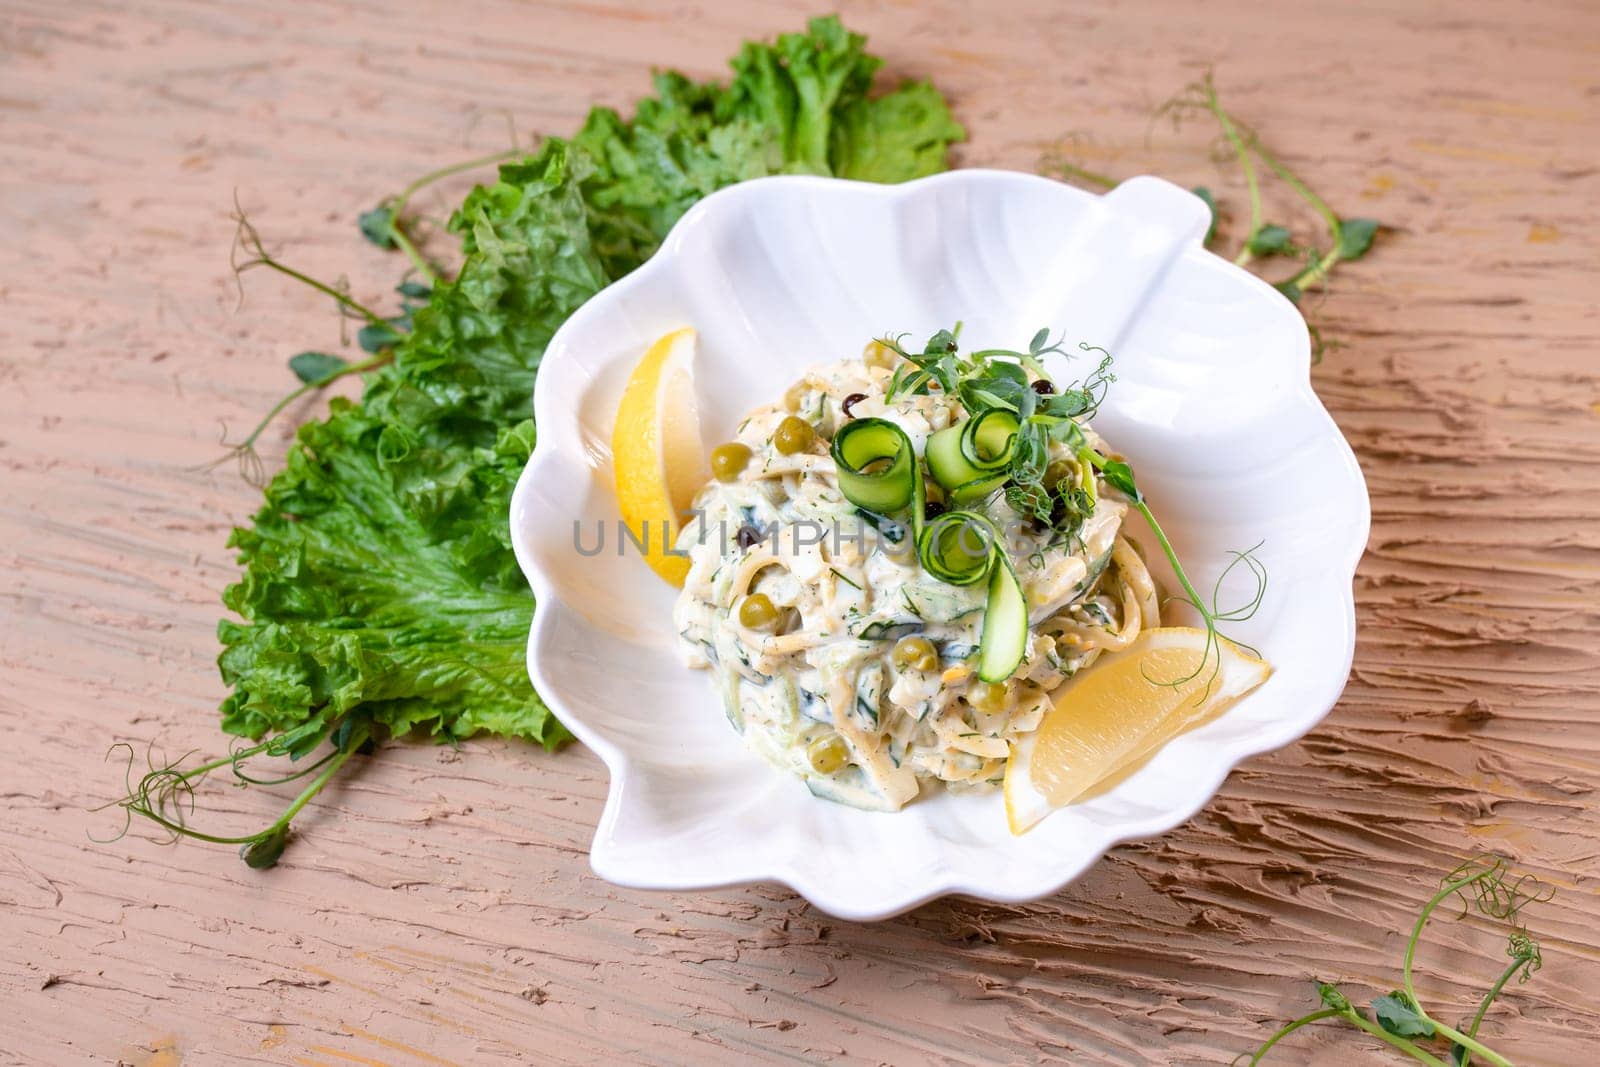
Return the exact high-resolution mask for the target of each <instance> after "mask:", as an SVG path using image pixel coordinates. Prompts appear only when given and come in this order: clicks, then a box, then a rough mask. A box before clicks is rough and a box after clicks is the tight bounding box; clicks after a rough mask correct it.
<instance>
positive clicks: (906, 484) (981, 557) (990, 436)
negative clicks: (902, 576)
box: [832, 410, 1028, 682]
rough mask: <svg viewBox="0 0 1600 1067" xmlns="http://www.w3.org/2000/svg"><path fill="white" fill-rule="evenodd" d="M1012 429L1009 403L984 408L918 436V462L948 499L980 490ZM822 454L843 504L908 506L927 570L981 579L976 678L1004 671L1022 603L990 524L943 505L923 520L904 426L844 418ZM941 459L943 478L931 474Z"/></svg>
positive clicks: (994, 480)
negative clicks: (922, 448)
mask: <svg viewBox="0 0 1600 1067" xmlns="http://www.w3.org/2000/svg"><path fill="white" fill-rule="evenodd" d="M995 416H999V417H998V418H996V417H995ZM952 431H954V434H952ZM1016 433H1017V420H1016V419H1015V417H1013V416H1011V415H1010V413H1009V412H1002V411H993V410H991V411H987V412H984V413H983V414H982V415H979V416H977V417H975V418H971V419H968V420H966V421H965V422H963V423H959V424H957V425H955V426H951V427H949V428H948V429H944V430H940V431H939V432H938V433H936V434H934V435H933V436H932V437H930V438H929V439H928V450H927V452H928V469H929V470H931V471H932V472H933V474H934V477H935V478H937V479H938V481H939V484H941V485H944V486H947V487H950V488H952V490H953V493H952V498H953V499H955V500H956V501H958V502H963V501H964V500H972V499H978V498H981V497H983V496H987V495H988V494H989V493H991V492H993V491H994V490H995V489H998V488H999V487H1000V485H1001V484H1002V483H1003V482H1004V481H1005V479H1006V470H1007V466H1006V465H1007V464H1008V463H1009V462H1010V459H1011V447H1012V444H1013V443H1014V441H1015V440H1016ZM941 437H943V438H944V439H945V442H946V444H944V445H942V446H939V448H940V455H941V456H943V458H942V459H939V460H936V459H935V442H937V441H938V440H939V439H940V438H941ZM832 454H833V462H834V466H835V467H836V468H837V476H838V479H839V490H840V492H842V493H843V494H844V497H845V499H846V500H848V501H850V503H852V504H854V505H855V506H856V507H858V508H861V509H863V510H864V511H867V512H871V513H873V514H876V515H881V516H885V517H887V516H890V515H893V514H894V513H895V512H898V511H901V510H903V509H905V508H908V507H909V508H910V509H911V531H912V539H913V542H914V544H915V545H916V548H917V558H918V559H919V560H920V561H921V563H922V566H923V568H924V569H925V570H927V572H928V573H929V574H931V575H933V576H934V577H935V578H938V579H939V580H940V581H942V582H947V583H949V584H951V585H976V584H977V583H978V582H982V581H985V580H987V581H988V583H989V596H988V601H987V603H986V604H985V607H984V614H983V633H982V636H981V637H980V638H979V643H978V677H979V678H980V679H981V680H983V681H985V682H1003V681H1005V680H1006V679H1007V678H1009V677H1011V675H1012V673H1013V672H1014V671H1015V670H1016V669H1017V665H1018V664H1019V663H1021V662H1022V657H1023V655H1024V654H1025V653H1026V652H1027V649H1028V606H1027V601H1026V600H1025V599H1024V597H1023V594H1022V583H1021V582H1019V581H1018V580H1017V573H1016V571H1015V570H1013V569H1012V566H1011V560H1010V559H1009V558H1008V557H1007V556H1006V550H1005V548H1004V545H1003V542H1002V539H1001V536H1000V531H999V530H998V529H997V528H996V527H995V525H994V523H993V522H992V521H991V520H990V519H988V518H987V517H986V516H983V515H980V514H978V513H977V512H975V511H949V512H945V513H944V514H943V515H940V516H938V517H937V518H934V519H933V520H932V521H928V520H927V519H926V516H925V512H926V507H927V506H926V503H925V496H926V490H925V489H924V487H923V484H922V468H921V465H920V464H919V463H918V462H917V454H916V451H915V450H914V449H913V448H912V446H911V439H910V438H908V437H907V436H906V433H905V431H904V430H902V429H901V428H900V427H899V426H896V425H895V424H894V423H892V422H890V421H889V420H888V419H855V420H853V421H851V422H848V423H846V424H845V425H844V426H843V427H842V428H841V429H840V430H839V432H838V434H836V435H835V436H834V439H833V448H832ZM957 461H959V465H958V462H957ZM936 463H938V464H939V466H936V465H935V464H936ZM941 467H942V468H943V469H944V470H945V472H946V474H947V475H949V477H950V478H951V479H953V484H952V482H949V481H946V479H945V477H943V476H941V475H940V470H941ZM993 472H998V473H993ZM962 490H965V496H963V494H962Z"/></svg>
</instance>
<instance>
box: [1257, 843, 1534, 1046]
mask: <svg viewBox="0 0 1600 1067" xmlns="http://www.w3.org/2000/svg"><path fill="white" fill-rule="evenodd" d="M1552 893H1553V890H1552V889H1551V887H1550V886H1548V885H1545V884H1544V883H1541V882H1539V881H1538V880H1537V879H1535V878H1533V877H1532V876H1531V875H1513V874H1512V872H1511V869H1510V865H1509V864H1508V863H1507V862H1506V861H1505V860H1504V859H1503V858H1501V857H1499V856H1477V857H1474V858H1472V859H1469V860H1467V861H1465V862H1464V863H1462V864H1461V865H1460V866H1458V867H1456V868H1455V870H1453V871H1451V872H1450V873H1449V874H1447V875H1445V876H1444V878H1443V879H1441V880H1440V883H1439V889H1438V890H1437V891H1436V892H1435V893H1434V894H1433V895H1432V896H1431V897H1429V898H1428V900H1427V902H1426V903H1424V904H1423V906H1422V909H1421V911H1420V912H1419V913H1418V915H1417V919H1416V922H1415V923H1414V924H1413V925H1412V928H1411V937H1410V938H1409V939H1408V940H1407V942H1406V950H1405V955H1404V957H1403V958H1402V962H1401V984H1400V987H1399V988H1397V989H1394V990H1391V991H1390V992H1388V993H1386V994H1383V995H1380V996H1378V997H1375V998H1373V1000H1372V1012H1371V1014H1370V1015H1369V1014H1368V1013H1367V1010H1366V1009H1365V1008H1362V1007H1358V1006H1357V1005H1356V1004H1354V1003H1353V1002H1352V1001H1351V1000H1350V999H1349V997H1347V996H1346V995H1345V994H1344V993H1343V992H1342V991H1341V990H1340V989H1339V988H1338V987H1337V986H1335V985H1332V984H1330V983H1327V982H1321V981H1319V982H1316V983H1315V984H1316V989H1317V996H1318V999H1319V1000H1320V1001H1321V1002H1322V1006H1321V1007H1320V1008H1317V1009H1316V1010H1315V1011H1311V1012H1307V1013H1306V1014H1305V1015H1302V1016H1300V1017H1299V1018H1298V1019H1294V1020H1292V1021H1290V1022H1288V1023H1285V1024H1284V1025H1283V1026H1281V1027H1279V1028H1278V1029H1277V1030H1276V1031H1275V1032H1274V1033H1273V1034H1272V1035H1271V1036H1269V1037H1268V1038H1267V1039H1266V1040H1265V1041H1264V1042H1262V1043H1261V1044H1260V1045H1259V1046H1258V1047H1257V1048H1256V1049H1255V1051H1254V1052H1252V1053H1243V1054H1241V1055H1240V1056H1239V1057H1237V1058H1236V1059H1235V1060H1234V1063H1236V1064H1238V1063H1248V1064H1249V1065H1250V1067H1255V1065H1256V1064H1259V1063H1261V1062H1262V1060H1264V1059H1265V1058H1266V1056H1267V1054H1268V1053H1269V1052H1271V1051H1272V1049H1273V1048H1274V1047H1276V1046H1277V1045H1278V1044H1279V1043H1280V1042H1282V1041H1283V1040H1284V1039H1285V1038H1287V1037H1288V1036H1289V1035H1290V1034H1293V1033H1294V1032H1295V1031H1296V1030H1299V1029H1300V1028H1302V1027H1305V1026H1310V1025H1311V1024H1313V1023H1317V1022H1321V1021H1323V1020H1326V1019H1339V1020H1341V1021H1343V1022H1345V1023H1347V1024H1349V1025H1350V1026H1353V1027H1355V1028H1356V1029H1358V1030H1361V1031H1363V1032H1365V1033H1367V1034H1369V1035H1371V1036H1372V1037H1375V1038H1377V1039H1378V1040H1379V1041H1382V1042H1383V1043H1384V1044H1386V1045H1388V1046H1389V1047H1390V1048H1392V1049H1394V1050H1395V1051H1396V1052H1400V1053H1404V1054H1405V1055H1407V1056H1409V1057H1411V1059H1413V1060H1415V1061H1417V1062H1418V1063H1423V1064H1427V1065H1429V1067H1469V1065H1470V1064H1471V1063H1473V1062H1476V1061H1478V1060H1481V1061H1482V1062H1484V1063H1487V1064H1492V1065H1493V1067H1511V1061H1510V1060H1509V1059H1507V1058H1506V1057H1505V1056H1503V1055H1502V1054H1500V1053H1499V1052H1496V1051H1495V1050H1494V1049H1492V1048H1490V1047H1489V1046H1488V1045H1486V1044H1484V1043H1483V1042H1482V1041H1480V1040H1479V1039H1478V1030H1479V1027H1480V1026H1481V1025H1482V1024H1483V1019H1484V1016H1485V1015H1486V1014H1488V1011H1489V1008H1490V1007H1491V1006H1492V1005H1493V1004H1494V1002H1495V1000H1496V999H1497V998H1498V997H1499V996H1500V994H1501V993H1502V992H1503V991H1504V989H1505V987H1506V984H1507V983H1508V982H1510V981H1511V980H1512V979H1513V978H1516V979H1518V980H1519V981H1527V980H1528V978H1530V977H1531V976H1532V975H1533V973H1534V972H1535V971H1537V970H1538V969H1539V968H1540V966H1541V965H1542V964H1543V962H1544V960H1543V957H1542V955H1541V954H1540V950H1539V942H1538V941H1537V940H1535V939H1534V937H1533V935H1531V934H1530V933H1528V930H1527V927H1526V926H1524V925H1523V923H1522V918H1521V912H1522V909H1523V908H1524V907H1525V906H1527V905H1528V904H1530V903H1535V902H1540V901H1544V900H1548V899H1550V896H1551V895H1552ZM1452 899H1455V900H1458V901H1460V903H1461V905H1462V916H1463V917H1464V916H1466V915H1467V914H1468V913H1469V912H1470V911H1472V910H1474V909H1475V910H1476V911H1477V912H1478V914H1480V915H1482V916H1483V917H1484V918H1487V919H1491V920H1494V921H1497V922H1501V923H1504V924H1505V925H1506V927H1507V934H1506V956H1507V957H1508V958H1509V962H1508V963H1507V964H1506V966H1505V967H1504V968H1503V969H1502V970H1501V972H1500V974H1499V975H1498V976H1497V977H1496V978H1495V980H1494V982H1493V983H1492V984H1491V985H1490V986H1489V988H1488V989H1487V990H1486V991H1485V992H1484V994H1483V996H1482V997H1481V998H1480V999H1479V1001H1478V1007H1477V1010H1476V1011H1475V1012H1474V1013H1473V1015H1472V1018H1471V1020H1470V1021H1468V1022H1466V1023H1464V1024H1463V1025H1462V1027H1461V1028H1459V1029H1458V1028H1456V1027H1453V1026H1449V1025H1447V1024H1446V1023H1444V1022H1442V1021H1440V1019H1438V1018H1437V1017H1435V1016H1434V1015H1432V1014H1430V1013H1429V1012H1428V1010H1427V1009H1426V1008H1424V1007H1423V1005H1422V1001H1421V999H1420V998H1419V997H1418V995H1417V987H1416V981H1415V978H1414V975H1413V971H1414V967H1415V962H1416V955H1417V948H1418V945H1419V944H1420V942H1421V939H1422V931H1423V929H1424V928H1425V927H1426V926H1427V925H1428V922H1429V920H1430V919H1432V917H1433V914H1434V912H1435V911H1437V910H1438V909H1439V907H1440V906H1442V905H1443V904H1444V903H1446V902H1447V901H1449V900H1452ZM1441 1042H1448V1043H1449V1046H1448V1051H1445V1050H1444V1049H1442V1048H1441V1047H1440V1043H1441ZM1246 1057H1248V1059H1246ZM1474 1057H1476V1060H1475V1059H1474Z"/></svg>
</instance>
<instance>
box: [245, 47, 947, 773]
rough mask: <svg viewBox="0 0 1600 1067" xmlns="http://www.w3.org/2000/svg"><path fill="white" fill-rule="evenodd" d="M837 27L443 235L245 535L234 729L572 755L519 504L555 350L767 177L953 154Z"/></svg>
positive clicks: (764, 53)
mask: <svg viewBox="0 0 1600 1067" xmlns="http://www.w3.org/2000/svg"><path fill="white" fill-rule="evenodd" d="M863 46H864V41H863V39H862V38H861V37H860V36H858V35H856V34H852V33H849V32H848V31H846V30H845V29H844V28H843V27H842V26H841V25H840V24H839V23H838V21H837V19H834V18H826V19H816V20H813V21H812V22H811V24H810V27H809V29H808V32H806V33H803V34H785V35H783V36H782V37H780V38H779V39H778V41H777V42H776V43H775V44H771V45H764V44H747V45H745V47H744V48H743V49H742V50H741V51H740V53H739V55H738V56H737V57H736V58H735V59H734V60H733V64H732V65H733V69H734V78H733V80H732V82H731V83H729V84H728V85H725V86H723V85H717V84H714V83H708V84H696V83H694V82H691V81H689V80H688V79H686V78H684V77H683V76H682V75H679V74H674V73H664V74H661V75H658V76H657V78H656V83H655V87H656V95H655V97H653V98H651V99H647V100H645V101H643V102H642V103H640V105H639V106H638V109H637V111H636V114H635V116H634V118H633V119H632V120H624V119H623V118H621V117H620V116H619V115H618V114H617V113H616V112H615V111H611V110H609V109H604V108H601V109H596V110H595V111H594V112H592V113H591V114H590V115H589V117H588V120H587V121H586V122H585V123H584V125H583V128H582V129H581V130H580V131H579V133H578V134H577V135H576V136H575V137H573V138H572V139H571V140H570V141H566V140H562V139H559V138H552V139H550V140H548V141H546V142H545V143H544V145H543V146H542V147H541V149H540V151H539V152H538V153H537V154H536V155H535V156H533V157H531V158H529V159H526V160H523V161H521V162H518V163H514V164H510V165H507V166H504V167H502V168H501V169H500V174H499V180H498V181H496V182H495V183H494V184H492V185H489V186H484V187H479V188H477V189H475V190H474V191H473V192H472V193H471V194H470V195H469V196H468V197H467V199H466V202H465V203H464V204H463V205H462V206H461V208H460V210H459V211H457V212H456V214H455V215H454V216H453V218H452V219H451V223H450V227H451V229H452V230H453V231H454V232H455V233H456V234H458V235H459V236H460V239H461V243H462V251H463V256H464V258H463V265H462V267H461V270H460V272H459V274H458V275H457V277H456V278H455V279H454V280H453V281H446V282H442V283H440V284H439V285H437V286H435V287H434V288H433V291H432V293H431V294H430V295H429V298H428V302H427V304H426V306H424V307H421V308H419V309H417V310H416V312H415V314H414V315H413V317H412V326H411V330H410V332H409V333H408V334H406V335H405V336H404V337H403V338H402V339H401V340H400V341H399V342H398V344H397V345H396V347H395V358H394V361H393V363H392V364H391V365H389V366H387V367H385V368H383V369H382V370H381V371H378V372H376V373H374V374H372V375H370V376H369V378H368V380H367V386H366V390H365V393H364V395H363V397H362V399H361V401H360V402H359V403H351V402H348V401H342V400H335V401H333V402H332V403H331V404H330V410H329V414H328V417H327V418H326V419H324V420H321V421H317V422H311V423H308V424H306V425H304V426H302V427H301V428H300V430H299V433H298V435H297V438H296V441H295V443H294V445H293V446H292V448H291V449H290V452H289V455H288V458H287V460H286V462H285V466H284V469H283V470H282V471H281V472H280V473H279V474H278V475H277V476H276V477H275V478H273V479H272V481H271V483H270V484H269V485H268V486H267V488H266V492H265V502H264V505H263V507H262V508H261V510H260V511H259V512H258V513H257V514H256V516H255V518H254V521H253V523H252V524H251V525H250V526H248V527H241V528H239V529H236V530H235V531H234V532H233V536H232V538H231V540H230V542H229V543H230V545H231V546H233V547H235V548H237V549H238V552H239V562H240V564H241V566H242V568H243V573H242V575H241V576H240V579H239V580H238V581H237V582H236V583H235V584H233V585H231V586H229V587H228V589H227V590H226V591H225V593H224V594H223V601H224V603H225V604H226V605H227V607H228V608H229V609H230V610H231V611H232V612H234V613H235V614H236V615H237V618H236V619H228V620H224V621H223V622H222V623H220V624H219V627H218V636H219V638H220V639H221V642H222V644H223V646H224V648H223V652H222V654H221V657H220V659H219V664H220V667H221V670H222V676H223V679H224V681H225V682H226V683H227V684H228V685H229V686H231V687H232V693H231V695H230V696H229V697H228V698H227V699H226V701H225V702H224V703H223V705H222V723H223V728H224V729H225V730H227V731H228V732H230V733H234V734H240V735H244V736H247V737H251V738H259V737H262V736H263V735H266V734H269V733H280V732H284V731H289V730H292V729H295V728H296V727H304V726H305V725H306V724H307V723H315V722H323V723H332V722H333V721H335V720H341V719H342V720H344V721H346V722H349V721H351V720H352V719H353V718H356V717H360V718H362V719H363V720H364V721H368V722H370V723H372V724H375V725H378V726H381V727H384V728H387V730H388V731H389V732H390V733H391V734H395V735H399V734H404V733H408V732H411V731H414V730H416V731H422V732H425V733H428V734H431V735H433V736H436V737H438V738H440V739H452V738H462V737H467V736H470V735H471V734H474V733H477V732H480V731H487V732H490V733H494V734H499V735H503V736H507V737H521V738H527V739H529V740H533V741H537V742H540V743H542V744H545V745H547V746H550V747H554V746H555V745H558V744H560V743H561V742H562V741H564V740H565V739H567V737H568V736H569V735H568V734H567V733H566V731H565V730H564V729H563V728H562V726H561V725H560V724H559V723H558V722H557V721H556V720H555V718H554V717H553V716H552V715H551V714H550V711H549V709H548V708H547V707H545V705H544V703H543V702H542V701H541V700H540V699H539V697H538V695H537V694H536V693H535V692H534V691H533V689H532V687H531V685H530V684H529V682H528V678H527V673H526V670H525V652H526V641H527V634H528V625H529V621H530V619H531V618H532V614H533V610H534V603H533V597H532V594H531V593H530V592H529V591H528V588H527V585H526V583H525V582H524V580H523V578H522V576H521V574H520V573H519V572H518V569H517V565H516V561H515V559H514V558H513V556H512V552H511V545H510V534H509V530H508V529H507V513H508V508H509V500H510V495H511V490H512V488H513V486H514V485H515V483H516V479H517V476H518V475H519V474H520V473H521V470H522V468H523V466H524V464H525V463H526V462H527V458H528V456H529V454H530V453H531V451H532V449H533V444H534V440H535V431H534V426H533V423H532V422H531V421H530V419H529V415H530V414H531V412H532V394H533V387H534V378H535V374H536V372H537V369H538V365H539V359H540V357H541V356H542V354H543V352H544V349H545V346H546V345H547V344H548V343H549V341H550V338H551V336H552V335H553V334H554V333H555V331H556V329H557V328H558V327H559V326H560V325H561V323H562V322H563V321H565V320H566V318H567V316H568V315H570V314H571V313H572V312H573V310H575V309H576V308H577V307H578V306H579V305H581V304H582V303H583V302H584V301H585V300H587V299H588V298H589V297H591V296H593V295H594V294H595V293H596V292H598V291H599V290H600V289H601V288H603V287H604V286H605V285H607V284H609V283H610V282H611V281H613V280H615V279H616V278H619V277H621V276H622V275H624V274H626V273H627V272H629V271H631V270H633V269H634V268H636V267H637V266H639V264H641V263H642V262H644V260H645V259H647V258H648V257H649V256H650V254H651V253H653V252H654V251H655V249H656V248H657V247H658V245H659V244H660V242H661V240H662V238H663V237H664V236H665V234H666V232H667V230H668V229H669V228H670V227H671V226H672V224H673V223H674V222H676V221H677V219H678V218H679V217H680V216H681V215H682V214H683V213H684V212H685V211H686V210H688V208H689V207H690V206H691V205H693V204H694V202H695V201H696V200H698V199H699V198H701V197H703V196H705V195H706V194H707V193H710V192H712V191H714V190H715V189H718V188H721V187H723V186H725V185H728V184H730V183H733V182H736V181H741V180H744V179H747V178H753V177H759V176H762V175H767V174H777V173H813V174H840V175H844V176H847V177H854V178H863V179H867V180H872V181H903V180H906V179H909V178H915V177H919V176H921V175H923V174H928V173H932V172H934V171H937V170H941V169H943V168H944V166H945V163H946V160H945V155H946V148H947V146H948V144H949V143H950V142H951V141H953V140H956V139H959V138H960V137H961V136H962V131H961V128H960V127H959V126H957V125H956V124H955V122H954V121H953V120H952V119H951V117H950V114H949V111H948V110H947V109H946V107H945V105H944V102H943V100H942V99H941V98H940V97H939V95H938V94H937V93H936V92H934V90H933V89H932V88H930V87H929V86H927V85H925V84H914V85H907V86H905V87H902V88H901V89H899V90H896V91H894V92H891V93H888V94H886V95H884V96H881V97H877V98H871V97H869V95H868V90H869V88H870V86H871V82H872V75H873V72H874V71H875V70H876V68H877V66H878V62H879V61H878V60H876V59H874V58H872V57H870V56H868V55H866V54H865V52H864V51H863Z"/></svg>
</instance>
